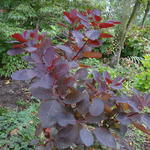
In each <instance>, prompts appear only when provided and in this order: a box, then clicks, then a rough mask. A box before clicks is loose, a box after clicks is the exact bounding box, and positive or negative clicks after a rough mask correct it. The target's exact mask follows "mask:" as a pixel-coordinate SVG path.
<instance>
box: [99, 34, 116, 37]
mask: <svg viewBox="0 0 150 150" xmlns="http://www.w3.org/2000/svg"><path fill="white" fill-rule="evenodd" d="M100 37H101V38H111V37H113V36H112V35H111V34H108V33H100Z"/></svg>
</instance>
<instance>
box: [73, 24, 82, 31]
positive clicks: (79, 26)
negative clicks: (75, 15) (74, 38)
mask: <svg viewBox="0 0 150 150" xmlns="http://www.w3.org/2000/svg"><path fill="white" fill-rule="evenodd" d="M81 29H84V25H83V24H80V25H78V26H77V27H76V28H75V30H77V31H78V30H81Z"/></svg>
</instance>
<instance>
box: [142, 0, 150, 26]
mask: <svg viewBox="0 0 150 150" xmlns="http://www.w3.org/2000/svg"><path fill="white" fill-rule="evenodd" d="M149 11H150V0H149V1H148V2H147V6H146V9H145V13H144V17H143V19H142V24H141V25H142V26H144V22H145V20H146V17H147V14H148V12H149Z"/></svg>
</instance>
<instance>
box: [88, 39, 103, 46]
mask: <svg viewBox="0 0 150 150" xmlns="http://www.w3.org/2000/svg"><path fill="white" fill-rule="evenodd" d="M88 43H89V44H92V45H96V46H99V45H101V44H102V43H101V42H100V41H99V40H88Z"/></svg>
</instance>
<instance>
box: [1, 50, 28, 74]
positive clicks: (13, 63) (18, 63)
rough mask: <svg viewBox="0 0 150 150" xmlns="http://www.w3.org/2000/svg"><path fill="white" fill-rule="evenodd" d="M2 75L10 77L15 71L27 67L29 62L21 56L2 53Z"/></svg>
mask: <svg viewBox="0 0 150 150" xmlns="http://www.w3.org/2000/svg"><path fill="white" fill-rule="evenodd" d="M2 56H3V57H2V61H1V68H0V76H4V77H9V76H10V75H11V74H12V73H13V72H14V71H16V70H18V69H23V68H26V67H27V63H26V62H25V61H23V60H22V59H21V56H19V55H18V56H15V57H13V56H8V55H7V54H5V53H4V54H3V55H2Z"/></svg>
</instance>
